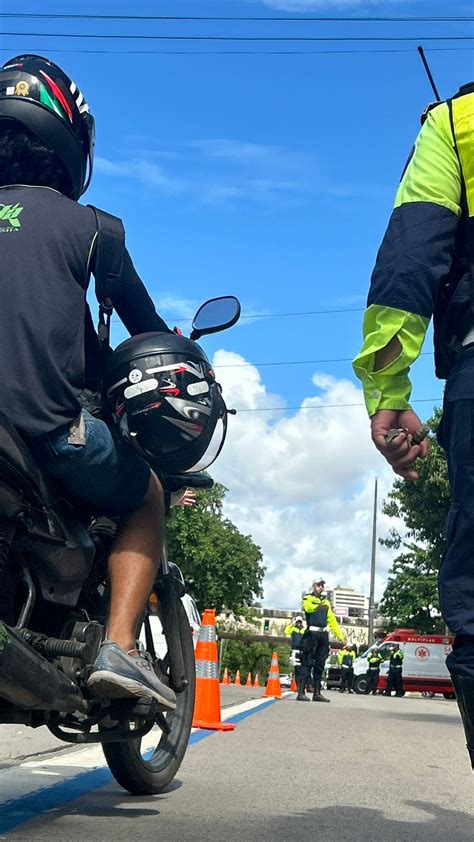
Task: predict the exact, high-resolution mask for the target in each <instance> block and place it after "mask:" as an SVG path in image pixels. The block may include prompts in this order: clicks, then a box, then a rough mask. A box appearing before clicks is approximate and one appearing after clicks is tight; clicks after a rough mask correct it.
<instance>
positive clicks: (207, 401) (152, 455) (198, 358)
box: [104, 333, 227, 473]
mask: <svg viewBox="0 0 474 842" xmlns="http://www.w3.org/2000/svg"><path fill="white" fill-rule="evenodd" d="M104 387H105V393H106V400H107V404H108V406H109V408H110V410H111V412H112V415H113V417H114V419H115V421H116V422H117V423H118V425H119V427H120V429H121V430H122V432H123V433H124V434H125V435H127V436H129V437H130V439H131V441H132V442H133V443H134V444H135V445H136V446H137V447H138V449H139V450H140V451H141V452H142V454H143V455H144V457H145V458H146V459H147V460H148V461H149V462H150V463H151V464H152V465H154V466H156V467H157V468H158V469H159V470H161V471H163V472H164V473H181V472H182V471H202V470H204V469H205V468H206V467H208V466H209V465H210V464H211V462H213V461H214V459H216V457H217V456H218V455H219V453H220V451H221V448H222V446H223V444H224V440H225V435H226V432H227V409H226V405H225V403H224V400H223V398H222V395H221V389H220V386H219V384H218V383H216V379H215V375H214V371H213V370H212V367H211V364H210V362H209V360H208V358H207V357H206V355H205V353H204V351H203V350H202V348H201V347H200V345H198V344H197V343H196V342H193V341H192V340H191V339H187V338H186V337H184V336H179V335H177V334H176V333H142V334H140V335H139V336H134V337H132V338H131V339H127V340H126V341H125V342H122V344H121V345H119V346H118V347H117V348H116V349H115V351H114V353H113V354H112V356H111V358H110V360H109V363H108V365H107V370H106V373H105V378H104Z"/></svg>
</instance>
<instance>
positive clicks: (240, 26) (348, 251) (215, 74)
mask: <svg viewBox="0 0 474 842" xmlns="http://www.w3.org/2000/svg"><path fill="white" fill-rule="evenodd" d="M0 10H1V11H2V12H11V10H12V7H11V6H10V5H7V4H6V3H3V4H2V3H0ZM131 10H132V12H131ZM36 11H37V4H36V3H35V2H31V0H24V2H23V3H22V5H21V12H22V13H28V12H36ZM42 11H45V12H48V13H63V14H64V13H78V12H79V13H82V14H111V13H114V14H118V15H119V14H130V13H133V14H139V15H146V14H154V15H156V14H162V15H166V14H172V15H177V14H179V15H186V14H191V15H216V14H221V15H249V16H252V15H255V16H258V15H262V16H272V15H285V14H298V13H299V14H301V15H303V14H306V15H309V14H320V15H330V14H336V15H349V16H350V15H372V16H374V15H380V16H383V15H389V16H390V15H391V16H401V15H406V16H413V15H451V16H454V15H463V14H472V4H471V3H467V2H457V0H450V1H449V2H436V1H435V0H430V2H427V1H426V2H425V0H418V2H406V3H405V2H401V0H392V2H385V3H384V2H378V0H372V2H366V3H364V2H357V0H341V2H330V0H328V2H324V0H260V1H259V0H241V1H240V2H239V1H238V0H235V2H234V1H233V0H219V2H199V1H198V0H195V2H180V0H172V2H171V0H170V2H157V0H154V2H151V0H145V2H144V1H143V0H142V2H139V3H136V4H135V5H134V6H133V7H131V6H130V4H129V3H125V2H123V0H116V2H114V3H113V4H112V3H110V2H105V0H94V2H89V0H82V2H80V3H77V2H75V3H72V2H66V0H62V2H55V0H50V2H48V3H44V4H43V9H42ZM2 25H3V32H4V33H5V32H22V33H27V32H29V33H37V34H36V35H34V34H31V35H26V34H24V35H21V36H19V35H17V36H11V35H6V34H3V35H2V36H1V38H0V47H1V52H0V57H1V58H2V59H3V60H5V59H7V58H8V57H10V56H11V55H15V54H17V53H19V52H22V51H25V50H28V51H35V52H42V53H44V54H46V55H48V56H50V57H51V58H53V59H54V60H56V61H57V62H58V63H60V64H62V65H63V66H64V68H65V69H66V71H67V72H68V73H69V74H70V75H71V76H72V78H73V79H74V80H75V82H76V83H77V84H78V86H79V87H80V88H81V89H82V90H83V91H84V93H85V95H86V97H87V99H88V101H89V103H90V106H91V109H92V110H93V113H94V115H95V117H96V122H97V145H96V156H97V165H96V171H95V177H94V181H93V185H92V187H91V189H90V190H89V191H88V193H87V195H86V197H84V198H85V200H86V201H89V202H91V203H94V204H97V205H98V206H100V207H103V208H105V209H107V210H109V211H111V212H113V213H116V214H118V215H120V216H122V218H123V220H124V223H125V226H126V231H127V242H128V245H129V248H130V251H131V253H132V256H133V258H134V261H135V264H136V267H137V269H138V271H139V272H140V274H141V276H142V278H143V280H144V281H145V283H146V285H147V286H148V288H149V290H150V293H151V294H152V296H153V298H154V300H155V302H156V304H157V305H158V307H159V309H160V311H161V313H162V315H163V316H164V317H165V318H167V319H170V318H171V317H177V318H176V319H174V320H173V321H177V322H178V323H179V322H181V324H182V326H183V327H185V326H186V323H185V322H184V321H183V319H184V318H185V317H186V316H189V315H190V313H191V312H192V310H193V307H194V305H195V304H196V305H197V304H198V303H199V302H200V301H202V300H204V299H205V298H208V297H211V296H214V295H220V294H225V293H233V294H236V295H237V296H238V297H239V298H240V299H241V301H242V305H243V314H244V315H245V316H252V317H253V318H248V319H246V320H242V322H241V324H240V325H239V326H237V327H236V328H234V329H233V330H232V331H229V332H228V333H227V334H226V335H221V336H216V337H213V338H210V339H209V340H208V341H207V342H206V349H207V350H208V351H209V353H210V354H212V353H213V352H215V351H217V350H219V349H224V350H225V352H226V353H227V356H226V357H225V364H226V365H229V364H241V363H242V362H246V363H254V364H257V368H256V371H257V374H256V375H255V376H256V377H257V379H258V378H260V380H259V382H260V384H261V387H259V388H260V392H261V394H263V396H264V400H263V402H262V400H261V399H260V404H259V405H260V406H263V405H265V400H266V401H267V405H269V402H271V403H272V404H273V405H282V402H286V404H287V405H288V406H289V407H294V406H298V405H299V404H300V403H301V402H302V401H303V400H305V401H307V400H312V399H313V398H317V397H318V395H319V396H320V398H321V396H322V402H324V400H325V399H326V396H327V399H328V400H334V399H335V398H334V396H335V395H336V393H337V388H339V386H338V384H340V383H341V382H343V381H344V382H345V381H346V380H349V381H353V380H354V378H353V375H352V371H351V367H350V364H349V363H325V364H323V363H321V364H304V365H291V366H288V365H286V366H265V367H263V366H259V364H260V363H270V362H281V361H285V360H324V359H333V358H339V357H343V358H351V357H353V356H354V355H355V353H356V351H357V350H358V347H359V345H360V336H361V318H362V314H361V313H357V312H350V313H338V314H331V315H314V316H300V317H296V316H294V317H275V318H259V314H263V313H273V314H278V313H288V312H295V311H298V312H301V311H315V310H331V309H345V308H358V307H359V308H361V307H363V305H364V302H365V296H366V292H367V288H368V283H369V278H370V273H371V269H372V266H373V263H374V259H375V255H376V251H377V248H378V246H379V244H380V240H381V238H382V235H383V232H384V230H385V226H386V223H387V220H388V216H389V214H390V209H391V205H392V201H393V197H394V193H395V190H396V185H397V182H398V179H399V176H400V173H401V170H402V167H403V165H404V162H405V159H406V157H407V155H408V152H409V150H410V148H411V145H412V143H413V140H414V137H415V136H416V133H417V131H418V128H419V115H420V113H421V111H422V110H423V108H424V107H425V105H426V104H427V103H428V102H430V101H431V100H432V99H433V97H432V93H431V89H430V87H429V84H428V81H427V78H426V76H425V74H424V71H423V69H422V66H421V63H420V60H419V57H418V54H417V52H416V42H412V43H406V42H387V41H385V42H372V43H369V42H367V43H355V44H354V43H350V42H347V43H345V44H343V43H340V42H339V43H338V42H329V43H306V44H304V43H300V44H294V43H293V44H285V43H281V42H280V43H270V44H260V45H258V44H255V43H241V42H236V43H231V44H229V43H228V44H220V43H219V42H217V43H214V44H209V43H206V42H172V41H170V42H159V41H147V42H145V41H140V40H135V41H122V42H120V41H109V40H104V41H101V40H96V41H94V40H88V39H67V38H52V37H39V33H41V32H43V33H46V32H47V33H63V34H64V33H88V34H91V33H95V34H99V35H100V34H102V35H104V34H118V33H122V34H136V35H140V34H152V33H161V34H190V35H203V34H208V35H209V34H214V35H217V34H223V33H224V34H227V35H234V36H237V35H249V36H255V35H274V36H284V35H288V34H291V35H295V36H308V35H313V36H319V35H327V36H333V37H337V36H344V37H349V36H355V35H359V36H365V37H369V36H375V35H378V36H385V37H396V36H408V37H416V38H418V36H420V41H421V43H423V44H424V46H425V49H426V53H427V56H428V59H429V61H430V63H431V66H432V70H433V73H434V76H435V79H436V82H437V84H438V87H439V89H440V91H441V94H442V95H445V96H447V95H449V94H451V93H453V92H455V91H456V90H457V88H458V87H459V85H461V84H463V83H465V82H467V81H469V80H471V79H474V64H473V54H472V52H470V51H469V50H468V48H469V47H470V46H471V44H470V42H466V41H464V42H463V41H459V42H455V41H450V42H438V43H436V42H434V41H430V40H429V39H428V37H427V36H430V35H431V36H436V35H450V36H455V35H458V36H459V35H474V29H473V27H472V24H467V23H456V24H454V23H442V24H440V23H438V24H435V23H427V22H423V23H422V22H419V23H415V22H409V23H385V24H384V23H361V22H351V23H304V22H292V23H277V22H269V21H267V22H264V23H253V24H250V23H244V22H241V23H236V22H233V23H232V22H226V23H223V22H221V23H216V22H207V23H205V22H201V23H198V22H187V23H182V22H161V23H159V22H153V23H151V22H146V23H144V22H121V23H119V22H114V23H111V22H104V21H91V20H82V21H64V20H35V19H33V20H24V19H23V20H15V19H13V18H8V19H3V20H2ZM421 36H424V37H421ZM430 47H436V48H439V47H443V48H446V47H453V48H455V49H453V50H450V51H448V50H445V49H444V50H439V49H436V51H435V50H431V49H430ZM229 49H231V50H269V49H272V50H277V51H280V53H282V52H284V51H285V50H286V51H289V50H298V51H300V52H301V54H299V55H285V54H280V55H270V54H250V55H247V54H245V55H231V54H227V55H222V54H217V51H219V50H220V51H222V50H229ZM388 49H390V50H394V51H397V52H372V53H371V54H368V53H367V52H360V50H364V51H367V50H388ZM81 50H86V51H88V50H107V51H109V52H108V53H107V54H103V53H94V52H92V53H91V52H80V51H81ZM127 50H131V51H135V52H134V53H132V54H131V53H127V52H125V51H127ZM309 50H312V51H319V50H353V51H356V52H340V53H339V54H330V53H327V52H326V53H320V54H319V55H318V54H314V53H311V54H309V53H308V52H307V51H309ZM140 51H141V52H140ZM147 51H156V52H154V53H153V54H149V52H147ZM166 51H168V52H170V51H182V52H186V51H194V52H198V51H207V52H209V51H211V52H212V51H214V54H213V55H202V54H201V55H196V54H187V55H183V54H179V55H178V54H168V55H166V54H165V52H166ZM305 51H306V52H307V54H306V55H304V54H303V53H304V52H305ZM114 329H115V337H116V339H121V338H123V336H124V334H123V333H122V332H121V329H120V328H119V326H117V325H115V326H114ZM425 350H428V351H429V350H431V349H430V347H429V344H427V345H426V346H425ZM232 354H234V355H238V356H232ZM221 362H222V358H221ZM431 367H432V358H431V357H430V356H426V357H424V358H422V359H421V360H420V361H419V363H418V365H417V367H416V369H415V374H414V378H413V379H414V383H415V390H414V397H415V398H432V397H435V396H438V395H440V394H441V391H442V389H441V384H440V383H438V382H436V381H435V379H434V377H433V375H432V373H431ZM243 371H244V369H242V372H243ZM252 371H253V369H252ZM220 373H221V374H223V370H221V372H220ZM316 373H318V374H317V375H316V378H315V374H316ZM328 376H332V378H333V380H332V381H331V384H332V385H331V386H330V387H329V386H328V383H329V381H328V379H327V378H328ZM318 378H319V379H318ZM324 378H326V379H324ZM354 383H355V381H354ZM336 387H337V388H336ZM347 388H349V387H347ZM350 388H352V387H350ZM232 389H233V391H232V396H233V398H235V399H234V401H233V402H234V404H235V405H245V406H247V403H246V401H245V400H244V398H243V397H242V399H241V397H240V393H239V388H238V383H235V382H233V385H232ZM346 393H347V394H348V392H347V389H346V392H344V394H342V393H341V394H342V400H345V399H347V398H344V395H345V394H346ZM350 394H351V396H352V397H351V398H350V399H351V400H354V399H355V400H358V401H360V393H359V392H356V391H355V388H354V391H353V392H351V393H350ZM272 395H277V396H278V397H277V398H275V399H273V398H272V397H271V396H272ZM354 396H355V398H354ZM320 402H321V401H320ZM431 408H432V405H431V404H430V403H428V404H421V405H420V406H419V409H420V413H421V414H422V415H424V416H426V415H429V414H430V412H431ZM354 412H355V413H356V414H357V424H359V423H361V419H362V417H363V412H364V411H363V410H362V409H356V410H354ZM334 413H338V411H337V410H334V411H333V416H332V417H333V418H334ZM307 414H309V413H307ZM326 415H327V413H326ZM321 417H322V416H321V414H320V413H318V412H316V411H315V412H314V413H312V418H313V421H312V423H313V424H315V425H318V424H320V423H322V421H321ZM355 417H356V416H355V415H354V418H355ZM294 418H295V413H294V412H293V411H288V412H287V413H286V422H285V419H284V418H283V419H281V413H280V414H276V415H274V416H269V418H268V424H267V426H266V427H265V434H266V435H269V434H270V433H271V432H272V429H273V426H274V425H275V424H277V423H278V420H279V419H280V421H282V422H285V423H287V426H288V425H289V424H291V422H292V420H294ZM327 423H328V424H329V423H330V421H328V422H327ZM366 444H367V442H365V443H364V447H365V446H366ZM243 458H244V459H245V454H243ZM370 470H372V473H373V469H372V468H371V469H370ZM219 478H220V479H223V480H224V481H226V482H227V484H228V485H230V486H232V483H231V481H230V478H229V476H227V475H225V474H224V475H223V476H222V475H219ZM276 481H277V482H280V481H282V479H281V478H280V480H276ZM367 481H368V480H367V477H365V478H364V477H363V476H362V474H357V475H354V476H353V477H352V479H350V480H348V484H347V483H346V485H344V484H343V485H341V487H340V489H339V492H338V493H339V498H338V499H339V500H344V499H345V500H347V499H348V496H349V495H350V494H352V495H354V494H356V493H357V488H358V487H359V490H360V489H361V488H362V486H364V488H365V485H366V484H367ZM364 483H365V485H364ZM387 487H388V486H387ZM230 500H231V502H232V500H233V504H235V506H238V505H240V503H239V501H238V499H237V497H235V498H232V488H231V497H230ZM335 500H336V498H335ZM309 504H310V500H309V498H308V500H306V502H305V501H303V503H302V505H309ZM282 505H283V504H282ZM285 505H286V504H285ZM288 505H289V504H288ZM335 508H336V503H335ZM243 511H244V510H243V509H242V508H241V509H240V515H239V513H238V512H236V519H237V522H239V517H240V518H241V519H243V518H244V514H243ZM357 511H358V510H357ZM354 517H356V514H354ZM257 533H258V529H257V528H256V535H257V538H258V540H260V542H261V543H262V538H261V536H260V534H259V533H258V534H257ZM288 552H291V551H290V550H288ZM269 557H270V561H269V562H268V563H269V566H270V569H272V563H273V564H275V565H276V564H277V561H276V557H275V553H274V561H273V562H272V560H271V558H272V556H271V552H270V553H269ZM326 569H328V570H330V569H331V568H330V567H329V562H328V566H327V568H326ZM342 575H343V573H342V572H341V577H342ZM354 581H355V582H356V583H357V581H360V582H361V583H362V584H363V582H365V579H363V578H362V579H357V576H355V579H354ZM362 584H361V585H360V586H362ZM295 587H296V586H295ZM298 587H299V585H298ZM277 593H279V591H277V590H275V594H277ZM278 599H279V597H278V596H274V600H278ZM280 602H281V598H280Z"/></svg>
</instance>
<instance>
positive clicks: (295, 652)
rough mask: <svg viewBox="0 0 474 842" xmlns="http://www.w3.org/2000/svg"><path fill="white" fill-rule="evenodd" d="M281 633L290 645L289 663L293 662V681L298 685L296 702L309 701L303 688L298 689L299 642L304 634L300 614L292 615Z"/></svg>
mask: <svg viewBox="0 0 474 842" xmlns="http://www.w3.org/2000/svg"><path fill="white" fill-rule="evenodd" d="M283 634H284V635H285V637H289V638H290V645H291V663H292V664H293V667H294V671H295V681H296V684H297V687H298V695H297V697H296V701H298V702H309V699H308V697H307V696H306V695H305V693H304V688H303V690H302V691H301V690H300V677H301V652H300V644H301V640H302V637H303V635H304V624H303V617H302V616H301V614H297V615H296V617H293V621H292V622H291V623H288V625H287V626H285V628H284V630H283Z"/></svg>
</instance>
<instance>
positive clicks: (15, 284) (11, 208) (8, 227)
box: [0, 185, 168, 437]
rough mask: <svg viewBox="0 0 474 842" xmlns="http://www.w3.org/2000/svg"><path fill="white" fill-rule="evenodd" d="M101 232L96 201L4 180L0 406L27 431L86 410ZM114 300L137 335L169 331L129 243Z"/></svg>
mask: <svg viewBox="0 0 474 842" xmlns="http://www.w3.org/2000/svg"><path fill="white" fill-rule="evenodd" d="M96 233H97V229H96V221H95V215H94V212H93V210H92V209H91V208H88V207H86V206H84V205H79V204H78V203H77V202H74V201H72V200H71V199H68V198H66V197H65V196H62V195H61V194H60V193H58V192H57V191H55V190H51V189H49V188H47V187H22V186H16V185H15V186H13V187H2V188H0V294H1V306H0V360H1V363H0V365H1V372H0V410H1V411H2V412H4V413H5V415H6V416H7V417H8V418H9V419H10V421H12V423H13V424H14V425H15V426H16V427H17V429H18V430H19V431H20V432H21V433H23V434H24V435H26V436H31V437H35V436H39V435H43V434H45V433H48V432H50V431H51V430H54V429H56V428H57V427H59V426H61V425H62V424H65V423H69V422H70V421H72V420H73V419H74V418H76V417H77V415H78V412H79V409H80V404H79V400H78V398H79V395H80V393H81V392H82V390H83V389H84V378H85V355H86V351H85V324H86V323H87V321H88V308H87V303H86V291H87V284H88V279H89V272H90V269H91V268H92V271H93V267H94V247H95V242H96ZM113 303H114V307H115V309H116V311H117V313H118V315H119V316H120V318H121V319H122V321H123V323H124V324H125V327H126V328H127V330H128V331H129V332H130V333H131V334H132V335H135V334H137V333H144V332H147V331H157V330H158V331H159V330H166V331H168V327H167V326H166V324H165V322H164V321H163V320H162V319H161V318H160V317H159V316H158V314H157V313H156V310H155V307H154V305H153V302H152V300H151V298H150V297H149V295H148V293H147V291H146V289H145V287H144V286H143V283H142V282H141V280H140V278H139V277H138V275H137V273H136V271H135V269H134V267H133V263H132V261H131V259H130V256H129V254H128V252H125V255H124V261H123V269H122V276H121V278H120V279H119V283H118V284H117V290H116V293H115V294H114V301H113ZM89 324H90V320H89Z"/></svg>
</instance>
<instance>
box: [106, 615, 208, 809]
mask: <svg viewBox="0 0 474 842" xmlns="http://www.w3.org/2000/svg"><path fill="white" fill-rule="evenodd" d="M176 614H177V619H178V628H177V629H176V630H174V632H175V634H179V636H180V639H181V647H182V650H183V659H184V668H185V676H186V680H187V685H186V688H185V689H184V690H183V692H182V693H177V694H176V710H173V711H169V712H167V713H163V714H159V715H158V717H157V719H158V722H157V725H156V726H155V727H154V728H153V730H152V731H150V733H149V734H148V735H147V737H146V738H143V739H137V740H129V741H127V742H117V743H114V742H112V743H104V744H103V746H102V749H103V752H104V754H105V759H106V761H107V765H108V767H109V769H110V771H111V772H112V775H113V776H114V778H115V780H116V781H117V783H119V784H120V786H122V787H123V788H124V789H126V790H128V791H129V792H131V793H132V795H158V794H159V793H160V792H163V790H164V789H166V787H167V786H169V784H170V783H171V781H172V780H173V778H174V777H175V775H176V773H177V771H178V769H179V767H180V765H181V762H182V760H183V757H184V754H185V752H186V748H187V746H188V741H189V734H190V732H191V725H192V720H193V712H194V688H195V662H194V647H193V639H192V634H191V628H190V625H189V620H188V618H187V615H186V611H185V610H184V607H183V604H182V602H181V600H180V599H177V602H176ZM154 735H156V737H158V742H157V744H156V746H155V748H152V749H148V750H145V751H144V752H143V753H142V743H143V742H144V740H145V739H146V741H147V744H148V745H149V743H150V737H153V736H154Z"/></svg>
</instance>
